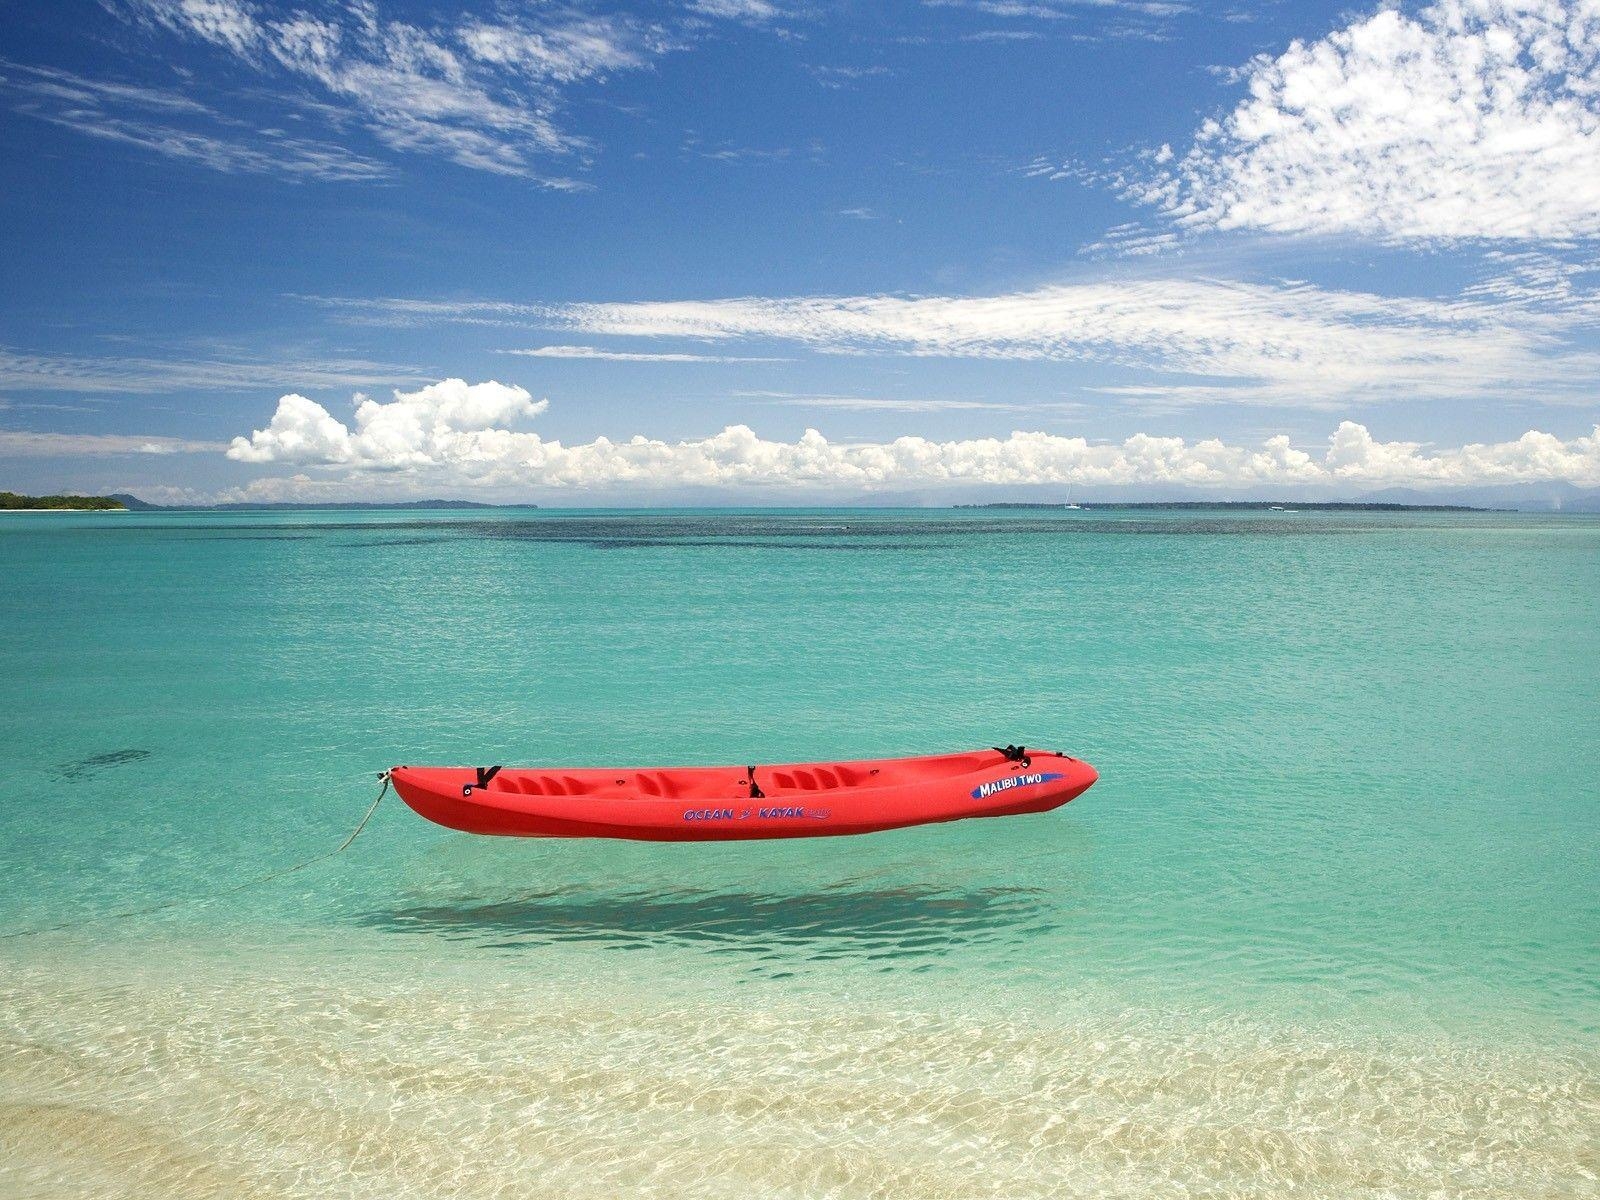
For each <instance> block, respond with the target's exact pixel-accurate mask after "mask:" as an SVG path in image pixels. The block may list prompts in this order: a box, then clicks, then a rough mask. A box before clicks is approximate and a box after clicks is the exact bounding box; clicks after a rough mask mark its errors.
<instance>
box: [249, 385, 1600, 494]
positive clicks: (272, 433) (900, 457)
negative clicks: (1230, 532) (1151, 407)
mask: <svg viewBox="0 0 1600 1200" xmlns="http://www.w3.org/2000/svg"><path fill="white" fill-rule="evenodd" d="M357 400H358V401H359V402H360V403H359V407H358V408H357V410H356V417H355V425H354V427H351V426H347V425H345V424H344V423H343V422H341V421H339V420H337V419H336V418H334V417H333V416H332V414H330V413H329V412H328V411H327V409H325V408H323V407H322V406H321V405H320V404H317V403H316V402H314V401H311V400H308V399H306V398H305V397H304V396H300V395H289V396H285V397H283V399H282V400H280V401H279V403H278V407H277V411H276V412H275V413H274V414H273V416H272V420H271V422H270V423H269V424H268V425H267V426H266V427H265V428H262V429H257V430H255V431H253V432H252V433H251V434H250V436H249V437H238V438H235V439H234V441H233V443H232V445H231V446H230V447H229V449H228V452H227V453H228V457H229V458H231V459H234V460H235V461H238V462H241V463H251V464H258V465H262V464H277V465H288V466H294V467H310V468H319V469H324V470H330V471H334V472H337V473H338V478H340V479H341V480H342V481H343V483H344V485H345V486H346V487H347V488H361V487H370V486H371V485H372V481H373V480H374V479H375V478H378V477H381V476H385V475H386V476H388V477H390V479H391V481H392V479H393V477H394V476H395V474H396V473H401V474H403V475H404V476H405V477H406V478H407V479H408V481H409V486H414V487H424V488H426V487H437V486H440V485H441V484H450V485H454V486H463V487H472V488H497V487H498V488H505V487H520V488H528V487H539V488H554V489H577V490H583V489H591V488H600V489H617V488H622V489H628V488H647V489H674V488H684V487H697V488H704V487H712V488H728V489H740V488H780V489H782V488H790V489H792V488H797V487H809V488H821V489H854V490H865V491H874V490H882V489H886V488H902V487H947V486H958V485H968V486H971V485H978V486H983V487H992V486H996V485H1029V484H1073V485H1086V486H1112V485H1115V486H1126V485H1134V484H1144V485H1157V484H1159V485H1174V486H1182V487H1188V488H1200V489H1233V488H1259V487H1265V486H1272V487H1284V486H1293V487H1297V488H1318V489H1337V488H1345V489H1350V488H1355V487H1376V486H1413V487H1450V486H1465V485H1472V484H1486V483H1514V482H1527V481H1556V480H1559V481H1563V482H1570V483H1575V484H1580V485H1593V484H1596V483H1600V428H1597V429H1595V430H1594V431H1593V432H1592V433H1590V434H1588V435H1584V436H1580V437H1576V438H1571V439H1561V438H1558V437H1556V436H1554V435H1551V434H1546V433H1542V432H1539V431H1530V432H1528V433H1526V434H1524V435H1523V436H1522V437H1520V438H1517V439H1515V440H1513V441H1508V442H1500V443H1474V444H1469V445H1465V446H1460V447H1457V448H1446V449H1438V448H1432V449H1430V448H1426V447H1424V446H1422V445H1420V444H1419V443H1415V442H1381V441H1379V440H1377V439H1376V438H1374V437H1373V435H1372V433H1371V432H1370V430H1368V429H1367V427H1366V426H1364V425H1361V424H1359V423H1356V422H1353V421H1342V422H1340V423H1339V425H1338V427H1337V429H1336V430H1335V431H1334V432H1333V434H1332V435H1331V436H1330V437H1329V438H1328V439H1327V441H1326V443H1324V445H1323V446H1322V447H1319V448H1317V450H1316V451H1315V452H1313V451H1311V450H1306V449H1302V448H1299V447H1296V446H1295V445H1294V444H1293V443H1292V442H1291V440H1290V439H1289V438H1288V437H1287V436H1284V435H1277V436H1274V437H1270V438H1267V439H1266V440H1265V441H1263V442H1262V443H1260V444H1259V445H1256V446H1237V445H1227V444H1225V443H1223V442H1221V441H1218V440H1215V439H1208V440H1203V441H1199V442H1193V443H1191V442H1188V441H1186V440H1185V439H1183V438H1175V437H1152V436H1150V435H1147V434H1135V435H1134V436H1133V437H1130V438H1127V439H1125V440H1123V441H1121V442H1116V443H1091V442H1090V441H1088V440H1087V439H1085V438H1081V437H1069V436H1061V435H1057V434H1049V433H1038V432H1026V431H1017V432H1013V433H1012V434H1010V435H1009V436H1008V437H1005V438H969V439H961V440H954V441H936V440H930V439H927V438H922V437H901V438H896V439H894V440H893V441H889V442H849V443H836V442H831V441H829V440H828V439H827V438H826V437H825V436H824V435H823V434H822V433H820V432H819V431H817V430H815V429H808V430H807V431H806V432H805V433H804V434H803V435H802V436H801V437H800V438H799V439H798V440H796V441H793V442H781V441H771V440H768V439H765V438H762V437H760V436H759V435H757V434H756V433H755V431H754V430H752V429H750V428H749V427H748V426H744V425H731V426H728V427H727V428H726V429H724V430H722V431H721V432H720V433H717V434H714V435H712V436H709V437H705V438H691V439H686V440H682V441H677V442H667V441H662V440H659V439H654V438H649V437H646V436H643V435H637V436H635V437H632V438H629V439H627V440H625V441H613V440H611V439H609V438H597V439H596V440H594V441H592V442H588V443H583V444H578V445H571V446H568V445H564V444H562V443H561V442H559V441H552V440H547V439H545V438H544V437H542V436H541V435H540V434H538V433H537V432H533V431H530V430H525V429H518V428H515V427H514V426H516V425H518V424H521V423H523V422H525V421H527V420H529V419H532V418H534V417H536V416H538V415H539V413H540V412H542V411H543V409H544V407H545V404H544V402H543V401H535V400H534V399H533V398H532V396H531V395H530V394H529V393H528V392H527V391H525V390H524V389H522V388H517V387H508V386H506V385H503V384H499V383H493V382H488V383H480V384H468V383H467V382H465V381H464V380H461V379H447V380H442V381H440V382H439V383H436V384H432V385H430V386H428V387H426V388H422V389H421V390H419V391H416V392H396V393H395V394H394V397H393V399H392V400H390V401H387V402H380V401H376V400H370V399H367V398H365V397H359V396H358V397H357ZM306 478H307V482H308V483H311V482H312V481H311V480H310V478H309V477H306ZM286 483H292V481H284V480H281V479H280V480H277V481H269V486H284V485H285V484H286ZM314 486H317V487H322V488H324V489H326V488H327V486H328V485H327V483H325V482H317V483H316V484H315V485H314ZM390 486H392V482H391V485H390Z"/></svg>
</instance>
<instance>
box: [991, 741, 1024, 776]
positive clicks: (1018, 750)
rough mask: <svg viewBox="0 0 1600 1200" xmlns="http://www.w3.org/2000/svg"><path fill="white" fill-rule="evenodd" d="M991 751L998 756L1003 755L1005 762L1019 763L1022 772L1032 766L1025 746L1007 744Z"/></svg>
mask: <svg viewBox="0 0 1600 1200" xmlns="http://www.w3.org/2000/svg"><path fill="white" fill-rule="evenodd" d="M991 749H992V750H994V751H995V752H996V753H998V754H1004V755H1005V756H1006V761H1007V762H1014V763H1021V764H1022V768H1023V770H1027V769H1028V767H1029V766H1031V765H1032V760H1031V759H1030V758H1029V757H1028V748H1027V747H1026V746H1013V745H1011V744H1010V743H1007V744H1006V745H1004V746H993V747H991Z"/></svg>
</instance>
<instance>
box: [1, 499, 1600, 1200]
mask: <svg viewBox="0 0 1600 1200" xmlns="http://www.w3.org/2000/svg"><path fill="white" fill-rule="evenodd" d="M0 520H3V521H4V524H3V525H0V618H3V620H0V704H3V706H4V710H5V712H6V714H7V721H6V724H7V727H8V734H7V736H6V737H5V738H4V739H3V740H0V782H3V784H4V794H3V798H0V931H9V930H15V929H23V928H30V927H34V926H39V925H47V924H53V923H55V922H58V921H63V920H75V919H78V918H88V917H93V916H96V915H97V914H107V913H112V912H118V911H122V910H126V909H132V908H140V907H143V906H148V905H151V904H158V903H163V902H165V901H168V900H179V901H188V900H194V901H203V900H205V899H206V898H207V897H210V896H212V895H213V894H214V893H216V892H217V891H219V890H220V889H225V888H227V887H229V886H231V885H232V884H233V883H234V882H236V881H238V880H240V879H244V878H247V877H250V876H252V875H258V874H261V873H264V872H267V871H270V870H272V869H274V868H277V867H280V866H285V865H288V864H291V863H294V862H296V861H299V860H301V859H305V858H308V857H311V856H313V855H315V854H318V853H322V852H324V851H326V850H328V849H331V848H332V847H333V846H334V845H337V844H338V842H339V841H340V840H341V839H342V838H343V837H344V836H345V834H346V833H348V832H349V830H350V828H351V827H352V826H353V825H354V824H355V822H356V821H357V820H358V819H359V817H360V815H361V813H362V812H363V811H364V809H365V807H366V805H367V804H368V803H370V801H371V799H372V798H373V796H374V795H375V794H376V782H375V779H374V775H375V773H376V771H378V770H379V769H381V768H382V767H385V766H387V765H389V764H391V763H396V762H413V763H427V762H439V763H446V762H448V763H468V764H473V763H485V764H487V763H491V762H496V763H501V762H503V763H509V764H569V765H605V764H619V765H631V764H642V763H697V762H739V763H745V762H756V763H759V762H763V761H780V760H791V761H792V760H807V759H826V758H839V757H871V756H881V755H890V754H897V753H908V754H909V753H921V752H933V751H940V750H946V749H953V748H966V747H971V746H977V745H989V744H1004V743H1005V742H1008V741H1016V742H1028V743H1032V744H1038V745H1044V746H1050V747H1054V748H1061V749H1065V750H1068V751H1069V752H1071V753H1074V754H1077V755H1079V756H1080V757H1083V758H1086V759H1088V760H1089V761H1090V762H1092V763H1094V764H1095V766H1096V767H1097V768H1098V769H1099V771H1100V773H1101V781H1100V783H1099V784H1097V785H1096V786H1095V787H1094V788H1093V789H1092V790H1091V791H1090V792H1088V793H1087V794H1086V795H1085V796H1084V797H1083V798H1082V799H1080V800H1078V801H1077V802H1075V803H1073V804H1072V805H1070V806H1068V807H1067V808H1065V809H1062V810H1060V811H1058V812H1056V813H1052V814H1046V815H1042V816H1037V817H1027V818H1017V819H1010V820H1001V821H969V822H963V823H959V824H955V825H949V826H942V827H931V828H925V829H918V830H910V831H904V832H899V833H893V834H885V835H878V836H875V837H870V838H858V839H828V840H818V841H797V842H787V843H776V844H765V845H763V844H733V845H716V846H711V845H699V846H697V845H678V846H661V845H644V844H631V843H604V842H580V843H565V842H548V843H546V842H533V841H529V842H524V841H512V840H498V839H494V840H491V839H475V838H470V837H466V836H463V835H458V834H452V833H448V832H446V831H444V830H441V829H438V828H435V827H433V826H430V825H427V824H426V823H424V822H423V821H421V820H420V819H419V818H417V817H415V816H414V815H413V814H411V813H410V812H409V811H408V810H406V809H405V808H404V807H403V806H402V805H400V804H398V803H396V802H394V801H392V800H389V801H385V803H384V805H383V807H381V808H380V809H379V811H378V814H377V815H376V816H375V817H374V819H373V822H372V824H371V825H370V826H369V827H368V829H367V830H366V832H365V833H364V834H363V835H362V837H361V839H360V840H359V841H357V842H356V843H355V845H354V846H352V847H351V848H350V849H349V850H348V851H346V853H345V854H344V855H343V856H341V857H340V858H339V859H337V860H335V861H333V862H328V863H323V864H320V865H317V866H313V867H311V868H308V869H307V870H305V871H301V872H298V873H296V874H294V875H291V876H289V877H287V878H285V879H283V880H280V881H277V882H275V883H272V884H269V885H266V886H263V887H261V888H256V889H248V890H245V891H242V892H239V893H237V894H234V895H230V896H225V897H222V898H220V899H215V900H212V901H210V902H207V903H196V904H189V903H180V904H178V905H175V906H173V907H171V908H167V909H164V910H161V911H159V912H157V913H153V914H149V915H146V916H142V917H137V918H133V919H126V920H121V921H113V922H101V923H92V924H89V925H86V926H84V927H83V928H81V929H77V930H73V931H68V932H63V933H54V934H49V935H46V936H42V937H37V938H21V939H11V940H5V941H0V1015H3V1016H4V1018H5V1019H4V1021H3V1023H0V1026H3V1027H0V1195H13V1194H16V1195H29V1196H34V1195H40V1196H43V1195H63V1196H66V1195H74V1196H76V1195H86V1194H93V1195H129V1196H134V1195H150V1194H164V1193H172V1194H178V1193H181V1194H185V1195H210V1194H216V1195H229V1196H237V1195H241V1194H248V1195H270V1196H279V1195H321V1194H328V1192H329V1191H330V1190H333V1191H337V1192H338V1193H339V1194H347V1195H372V1196H395V1195H413V1194H416V1195H434V1194H440V1193H441V1191H442V1190H445V1189H447V1188H448V1189H449V1190H451V1192H452V1194H460V1195H482V1196H491V1195H502V1194H504V1195H512V1194H515V1195H530V1194H533V1195H541V1194H550V1195H578V1194H594V1195H617V1194H624V1193H634V1192H648V1193H653V1194H658V1195H729V1196H735V1195H737V1196H748V1195H752V1194H759V1195H795V1196H815V1195H908V1196H934V1195H950V1196H971V1195H997V1196H1018V1195H1028V1194H1040V1195H1072V1194H1082V1195H1148V1194H1152V1193H1153V1192H1163V1191H1164V1192H1165V1193H1167V1194H1171V1193H1173V1192H1177V1191H1181V1190H1185V1189H1186V1190H1188V1191H1190V1192H1192V1193H1195V1194H1205V1195H1262V1196H1268V1195H1281V1194H1283V1192H1284V1191H1285V1190H1287V1189H1290V1188H1295V1187H1299V1188H1305V1189H1308V1190H1309V1194H1320V1195H1351V1194H1361V1195H1390V1194H1396V1195H1398V1194H1418V1193H1420V1192H1423V1191H1428V1192H1430V1193H1431V1192H1432V1191H1434V1190H1437V1191H1438V1192H1439V1194H1445V1195H1450V1194H1472V1193H1475V1192H1476V1193H1481V1192H1483V1191H1488V1192H1490V1193H1493V1194H1500V1195H1551V1196H1569V1195H1576V1194H1600V1193H1597V1183H1596V1171H1597V1162H1600V1146H1597V1141H1596V1137H1595V1133H1594V1130H1595V1129H1596V1128H1597V1127H1600V1089H1597V1087H1596V1072H1595V1068H1596V1065H1597V1057H1596V1055H1595V1053H1594V1046H1595V1044H1596V1036H1597V1034H1600V984H1597V970H1596V969H1597V966H1600V950H1597V945H1600V938H1597V934H1600V866H1597V864H1600V857H1597V853H1596V852H1597V849H1600V844H1597V843H1600V825H1597V819H1596V818H1597V806H1600V782H1597V781H1600V742H1597V738H1596V732H1597V731H1600V682H1597V678H1600V672H1597V669H1596V668H1597V664H1600V519H1597V518H1592V517H1578V516H1570V517H1567V516H1549V517H1546V516H1522V515H1514V514H1464V515H1457V514H1431V513H1430V514H1336V515H1329V514H1317V513H1289V514H1281V513H1226V512H1217V511H1206V512H1181V513H1178V512H1135V511H1107V510H1096V511H1084V512H1042V513H1041V512H1011V511H998V512H997V511H993V510H990V511H984V510H973V511H960V512H956V511H907V512H899V511H881V510H875V511H825V510H819V511H813V512H797V511H785V512H743V513H733V512H648V513H645V512H641V513H576V512H566V513H563V512H535V511H517V510H512V511H495V512H492V513H482V514H480V513H465V514H464V513H446V512H439V513H416V512H375V513H345V512H334V513H327V512H323V513H313V512H306V513H250V514H156V515H136V514H113V515H104V516H100V515H88V514H63V515H30V514H18V515H12V516H6V517H4V518H0Z"/></svg>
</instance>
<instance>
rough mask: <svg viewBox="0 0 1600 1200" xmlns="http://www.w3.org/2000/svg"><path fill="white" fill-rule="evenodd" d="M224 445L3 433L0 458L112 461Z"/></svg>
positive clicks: (180, 440)
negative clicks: (97, 459) (119, 458)
mask: <svg viewBox="0 0 1600 1200" xmlns="http://www.w3.org/2000/svg"><path fill="white" fill-rule="evenodd" d="M225 449H227V443H225V442H201V441H194V440H193V439H190V438H175V437H160V436H151V435H147V434H123V433H31V432H27V431H24V430H17V429H0V458H80V457H91V458H113V457H120V456H122V455H129V454H217V453H220V452H222V451H223V450H225Z"/></svg>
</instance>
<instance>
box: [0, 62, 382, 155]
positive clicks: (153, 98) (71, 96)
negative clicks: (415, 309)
mask: <svg viewBox="0 0 1600 1200" xmlns="http://www.w3.org/2000/svg"><path fill="white" fill-rule="evenodd" d="M0 88H3V89H4V90H5V92H6V93H7V94H8V95H9V96H10V97H11V100H12V106H13V107H14V108H15V109H16V110H17V111H18V112H22V113H26V114H27V115H29V116H32V117H36V118H38V119H39V120H41V121H48V122H50V123H51V124H53V125H59V126H61V127H63V128H66V129H71V130H74V131H75V132H77V133H81V134H85V135H87V136H89V137H93V138H99V139H101V140H102V141H110V142H120V143H122V144H124V145H129V146H136V147H138V148H140V149H143V150H148V151H152V152H154V153H156V154H160V155H162V156H164V157H166V158H173V159H179V160H182V161H185V162H191V163H194V164H197V165H199V166H203V167H208V168H210V169H212V170H214V171H221V172H223V173H225V174H239V173H245V174H254V175H277V176H280V177H282V178H285V179H291V180H322V181H332V182H367V181H372V180H381V179H384V178H387V177H388V175H389V174H390V171H389V168H388V167H387V166H386V165H384V164H383V163H381V162H378V161H377V160H375V159H372V158H368V157H366V156H364V155H360V154H356V153H353V152H352V151H350V150H347V149H345V148H344V147H343V146H340V145H337V144H335V143H333V142H327V141H320V140H317V139H315V138H305V137H296V136H293V135H291V134H288V133H286V132H285V131H283V130H281V129H275V128H262V127H258V126H255V125H251V124H249V123H247V122H244V121H240V120H237V119H234V118H230V117H226V116H224V115H222V114H221V113H219V112H217V111H216V110H215V109H212V108H210V107H208V106H207V105H205V104H202V103H200V102H199V101H198V100H196V99H194V98H193V97H191V96H186V95H184V94H182V93H180V92H176V91H173V90H171V89H169V88H158V87H147V86H141V85H136V84H129V83H122V82H118V81H115V80H104V79H88V78H85V77H84V76H82V75H76V74H73V73H72V72H70V71H62V70H56V69H52V68H43V67H27V66H20V65H17V64H14V63H8V64H5V65H4V66H3V67H0Z"/></svg>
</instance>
